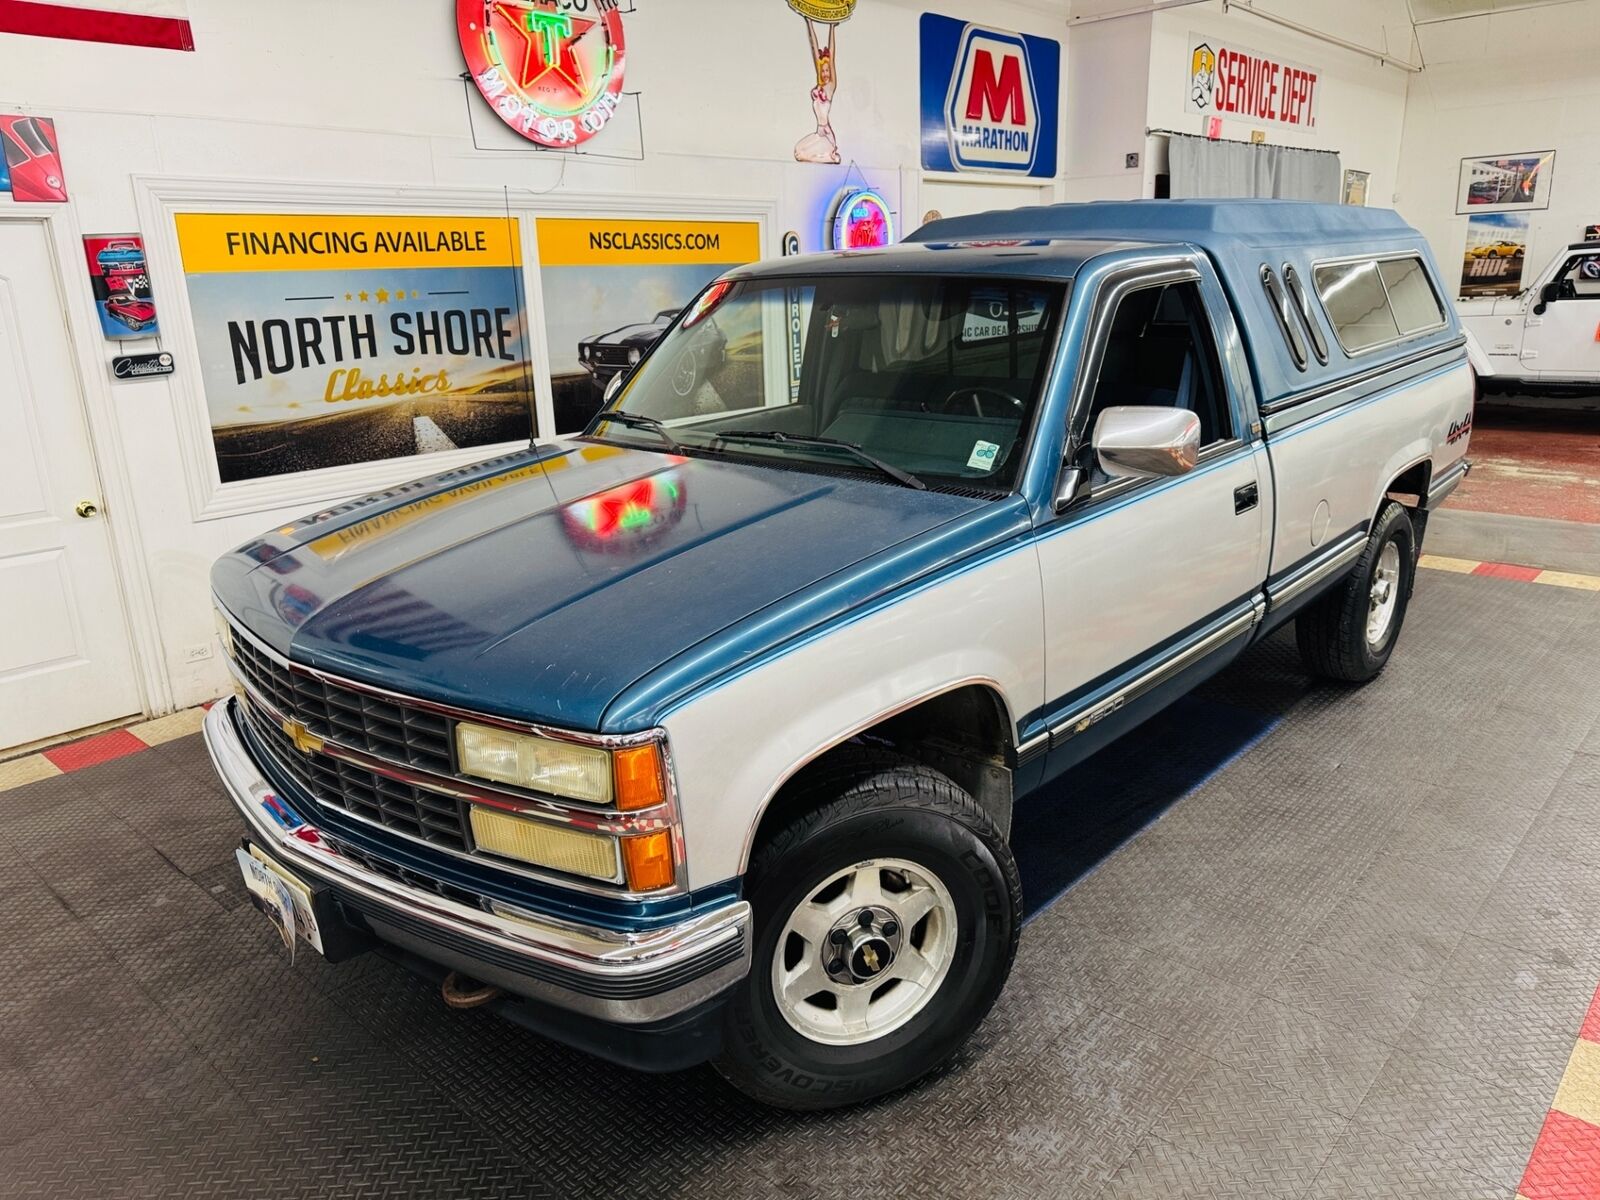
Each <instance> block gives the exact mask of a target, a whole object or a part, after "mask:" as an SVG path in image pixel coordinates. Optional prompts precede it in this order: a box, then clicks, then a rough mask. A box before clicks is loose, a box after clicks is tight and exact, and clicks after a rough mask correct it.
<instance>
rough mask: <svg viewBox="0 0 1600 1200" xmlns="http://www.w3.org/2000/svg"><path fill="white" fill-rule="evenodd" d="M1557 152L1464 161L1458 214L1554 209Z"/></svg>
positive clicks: (1537, 152) (1457, 203)
mask: <svg viewBox="0 0 1600 1200" xmlns="http://www.w3.org/2000/svg"><path fill="white" fill-rule="evenodd" d="M1555 169H1556V152H1555V151H1554V150H1533V151H1529V152H1528V153H1526V154H1504V155H1500V156H1498V157H1495V158H1463V159H1462V160H1461V173H1460V175H1459V177H1458V178H1457V180H1456V212H1457V213H1458V214H1459V213H1494V212H1526V211H1527V210H1529V209H1535V208H1549V207H1550V182H1551V177H1552V176H1553V175H1554V173H1555Z"/></svg>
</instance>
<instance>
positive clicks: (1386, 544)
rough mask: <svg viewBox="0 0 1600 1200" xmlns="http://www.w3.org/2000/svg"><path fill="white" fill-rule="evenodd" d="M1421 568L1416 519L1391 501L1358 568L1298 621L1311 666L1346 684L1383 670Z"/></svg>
mask: <svg viewBox="0 0 1600 1200" xmlns="http://www.w3.org/2000/svg"><path fill="white" fill-rule="evenodd" d="M1416 567H1417V553H1416V531H1415V529H1414V528H1413V527H1412V524H1411V517H1410V516H1409V515H1408V514H1407V512H1406V510H1405V509H1404V508H1402V507H1401V506H1400V505H1398V504H1396V503H1394V502H1393V501H1390V502H1388V503H1387V504H1385V505H1384V507H1383V509H1382V510H1381V511H1380V512H1379V513H1378V519H1377V520H1376V521H1375V522H1373V525H1372V531H1371V532H1370V533H1369V534H1368V535H1367V545H1366V549H1365V550H1363V551H1362V554H1361V557H1360V558H1359V559H1357V560H1356V565H1355V569H1354V570H1352V571H1351V572H1350V574H1349V576H1348V577H1347V578H1346V579H1345V581H1344V582H1343V583H1341V584H1340V585H1339V586H1337V587H1335V588H1334V589H1333V590H1332V591H1330V592H1329V593H1328V594H1327V595H1325V596H1322V597H1321V598H1319V599H1318V600H1316V601H1314V602H1313V603H1312V604H1311V605H1310V606H1309V607H1308V608H1306V610H1305V611H1304V612H1302V613H1301V614H1300V615H1299V617H1297V618H1296V619H1295V641H1296V642H1297V643H1298V645H1299V647H1300V657H1301V659H1302V660H1303V661H1304V662H1305V665H1306V667H1307V668H1308V669H1310V671H1311V672H1312V673H1313V674H1316V675H1323V676H1326V677H1327V678H1329V679H1338V680H1342V681H1344V682H1346V683H1365V682H1366V681H1367V680H1369V679H1371V678H1373V677H1374V676H1375V675H1377V673H1378V672H1379V671H1381V670H1383V666H1384V664H1385V663H1387V662H1388V661H1389V655H1390V654H1392V653H1393V652H1394V644H1395V641H1396V640H1397V639H1398V638H1399V636H1400V626H1401V623H1402V622H1404V620H1405V616H1406V604H1407V602H1408V601H1409V600H1410V598H1411V584H1412V580H1413V578H1414V577H1415V573H1416Z"/></svg>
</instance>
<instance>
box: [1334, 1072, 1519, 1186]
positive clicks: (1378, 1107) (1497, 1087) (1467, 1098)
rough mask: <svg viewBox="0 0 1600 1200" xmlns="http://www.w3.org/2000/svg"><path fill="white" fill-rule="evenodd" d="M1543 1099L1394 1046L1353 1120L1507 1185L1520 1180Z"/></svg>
mask: <svg viewBox="0 0 1600 1200" xmlns="http://www.w3.org/2000/svg"><path fill="white" fill-rule="evenodd" d="M1549 1102H1550V1096H1549V1095H1548V1094H1544V1095H1540V1094H1536V1093H1535V1092H1534V1091H1532V1090H1527V1091H1518V1090H1517V1089H1516V1088H1513V1087H1509V1086H1507V1085H1505V1084H1503V1083H1497V1082H1493V1081H1491V1080H1488V1079H1485V1078H1483V1077H1482V1076H1479V1075H1474V1074H1471V1073H1470V1072H1466V1071H1460V1070H1454V1069H1452V1068H1450V1067H1446V1066H1443V1065H1442V1064H1439V1063H1436V1062H1434V1061H1433V1060H1431V1059H1427V1058H1423V1057H1421V1056H1420V1055H1414V1054H1406V1053H1403V1052H1402V1053H1398V1054H1396V1055H1395V1056H1394V1057H1393V1058H1391V1059H1390V1060H1389V1062H1388V1063H1387V1064H1386V1065H1385V1066H1384V1069H1383V1071H1382V1072H1381V1073H1380V1074H1379V1076H1378V1078H1377V1080H1376V1081H1375V1082H1374V1083H1373V1085H1372V1089H1371V1091H1369V1092H1368V1093H1367V1096H1366V1099H1365V1100H1363V1101H1362V1103H1361V1107H1360V1108H1358V1109H1357V1110H1356V1115H1355V1123H1356V1124H1357V1125H1358V1126H1362V1127H1364V1128H1367V1129H1371V1130H1375V1131H1377V1132H1378V1133H1381V1134H1385V1135H1386V1136H1388V1137H1389V1138H1391V1139H1393V1140H1395V1141H1399V1142H1402V1143H1404V1144H1405V1145H1407V1146H1409V1147H1411V1148H1412V1149H1414V1150H1418V1151H1421V1152H1422V1153H1423V1154H1426V1155H1429V1156H1431V1157H1433V1158H1440V1159H1444V1160H1445V1161H1447V1162H1451V1163H1454V1164H1456V1165H1457V1166H1458V1167H1459V1168H1461V1169H1462V1170H1465V1171H1467V1172H1468V1173H1470V1174H1471V1175H1476V1176H1479V1177H1481V1178H1483V1179H1487V1180H1488V1181H1489V1182H1491V1183H1493V1184H1495V1185H1497V1186H1500V1187H1505V1188H1510V1187H1515V1186H1516V1184H1517V1182H1518V1180H1520V1179H1521V1178H1522V1172H1523V1168H1524V1167H1526V1166H1527V1163H1528V1154H1529V1152H1530V1151H1531V1150H1532V1149H1533V1143H1534V1140H1535V1139H1536V1138H1537V1137H1538V1134H1539V1127H1540V1126H1541V1125H1542V1124H1543V1122H1544V1115H1545V1112H1546V1111H1547V1109H1548V1107H1549Z"/></svg>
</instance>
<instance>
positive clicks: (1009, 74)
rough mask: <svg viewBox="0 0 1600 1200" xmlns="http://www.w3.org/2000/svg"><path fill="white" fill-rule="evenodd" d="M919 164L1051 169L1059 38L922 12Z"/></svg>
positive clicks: (1045, 173) (1036, 172) (1046, 173)
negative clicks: (1054, 38) (1036, 35)
mask: <svg viewBox="0 0 1600 1200" xmlns="http://www.w3.org/2000/svg"><path fill="white" fill-rule="evenodd" d="M921 42H922V79H921V97H922V99H921V107H922V165H923V168H924V169H925V170H929V171H987V172H1000V173H1003V174H1010V175H1033V176H1040V177H1044V178H1049V177H1051V176H1053V175H1054V174H1055V173H1056V130H1057V128H1058V127H1059V121H1060V91H1061V43H1059V42H1056V41H1052V40H1051V39H1050V38H1041V37H1034V36H1033V35H1031V34H1024V33H1013V32H1012V31H1010V30H1006V29H993V28H990V27H989V26H986V25H976V24H970V23H968V22H965V21H958V20H956V19H954V18H953V17H945V16H940V15H939V14H937V13H923V14H922V22H921Z"/></svg>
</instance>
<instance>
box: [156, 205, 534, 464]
mask: <svg viewBox="0 0 1600 1200" xmlns="http://www.w3.org/2000/svg"><path fill="white" fill-rule="evenodd" d="M176 224H177V234H178V249H179V254H180V256H181V258H182V262H183V270H184V276H185V283H186V285H187V289H188V295H189V308H190V312H191V314H192V317H193V321H194V335H195V343H196V347H197V349H198V352H199V360H200V378H201V386H202V387H203V389H204V392H205V401H206V407H207V410H208V413H209V417H210V425H211V437H212V444H213V448H214V450H215V453H216V460H217V472H218V476H219V478H220V479H221V481H222V482H223V483H232V482H236V481H239V480H246V479H259V478H262V477H264V476H273V475H287V474H291V473H294V472H299V471H315V470H319V469H322V468H327V467H342V466H348V465H350V464H353V463H362V462H370V461H373V460H378V459H392V458H409V457H412V456H416V455H425V454H432V453H435V452H439V451H447V450H455V449H458V448H466V447H469V446H490V445H497V444H501V443H505V442H519V441H520V442H526V441H527V440H528V439H529V438H530V437H531V436H532V433H533V415H532V414H533V386H532V379H533V367H532V363H531V361H530V359H529V355H528V338H527V328H526V326H527V319H526V311H525V307H524V304H523V284H522V273H521V263H520V252H519V245H520V236H521V235H520V233H519V231H518V228H517V222H516V221H515V220H514V219H511V218H507V217H476V216H471V217H467V216H401V215H396V216H389V215H360V216H357V215H352V214H333V215H330V214H293V215H291V214H249V213H179V214H178V215H177V217H176ZM423 469H424V468H421V467H419V468H418V472H419V473H421V471H422V470H423Z"/></svg>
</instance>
